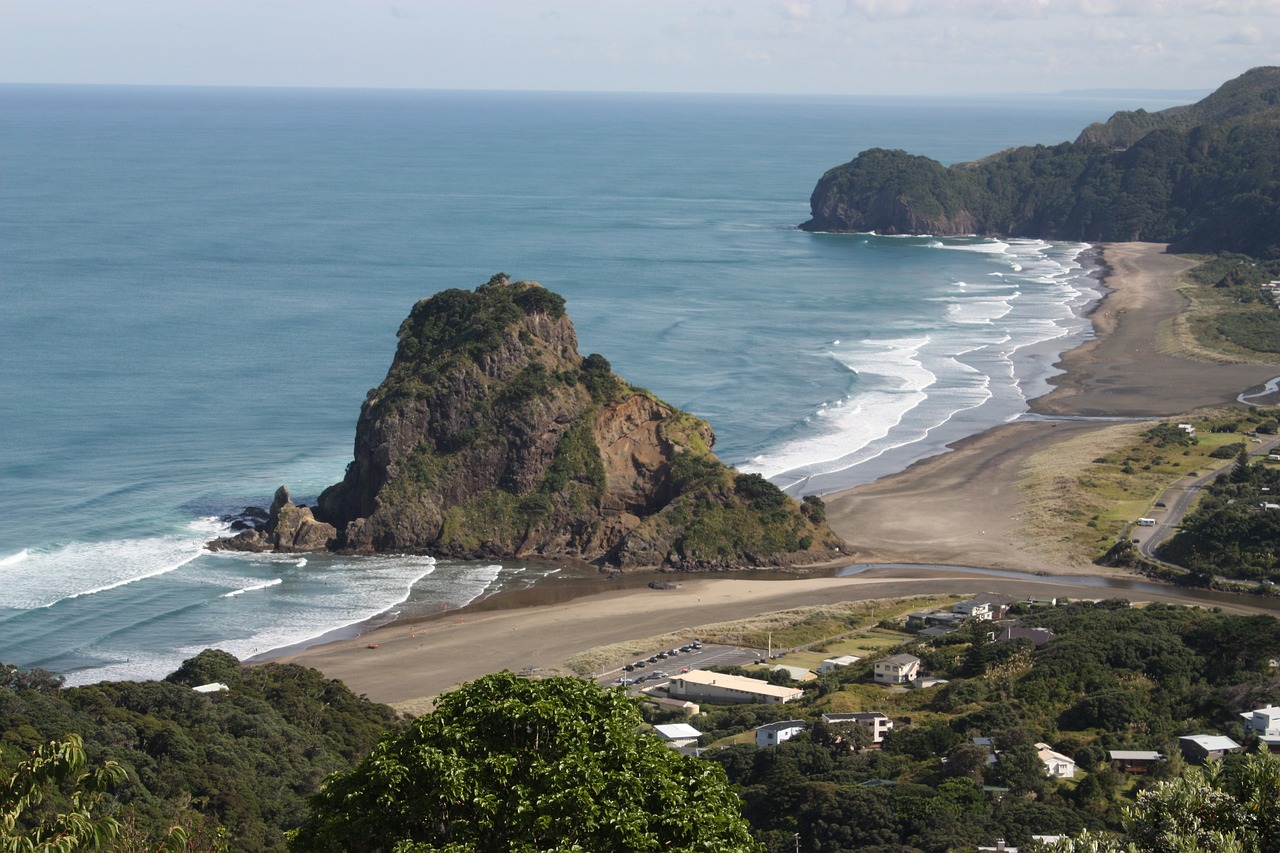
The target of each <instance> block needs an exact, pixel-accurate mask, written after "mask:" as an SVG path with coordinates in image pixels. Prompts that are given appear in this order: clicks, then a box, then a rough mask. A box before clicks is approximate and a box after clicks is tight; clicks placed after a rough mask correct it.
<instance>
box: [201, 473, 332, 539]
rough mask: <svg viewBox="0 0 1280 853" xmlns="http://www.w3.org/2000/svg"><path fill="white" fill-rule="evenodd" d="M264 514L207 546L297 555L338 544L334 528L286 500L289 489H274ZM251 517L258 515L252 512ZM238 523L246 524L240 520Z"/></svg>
mask: <svg viewBox="0 0 1280 853" xmlns="http://www.w3.org/2000/svg"><path fill="white" fill-rule="evenodd" d="M250 509H252V508H250ZM244 515H245V516H250V515H251V513H250V512H249V510H246V512H245V514H244ZM265 515H266V517H265V519H262V523H261V524H260V525H258V526H252V527H249V528H248V529H245V530H242V531H241V532H240V533H238V534H236V535H235V536H232V537H230V538H228V539H215V540H213V541H212V542H210V543H209V549H210V550H211V551H276V552H281V553H296V552H304V551H324V550H326V549H328V548H330V547H332V546H333V545H334V544H335V543H336V542H337V538H338V531H337V530H336V529H334V526H333V525H332V524H325V523H324V522H322V521H316V519H315V515H314V514H313V513H312V512H311V510H310V509H308V508H307V507H305V506H298V505H296V504H295V503H294V502H293V501H292V500H291V499H290V498H289V490H288V489H287V488H285V487H284V486H281V487H280V488H278V489H276V494H275V498H274V500H272V502H271V509H270V510H269V511H268V512H267V513H266V514H265ZM252 517H255V518H257V517H259V516H258V515H257V513H252ZM241 523H242V524H243V523H246V522H245V521H243V520H242V521H241ZM234 524H235V522H233V526H234Z"/></svg>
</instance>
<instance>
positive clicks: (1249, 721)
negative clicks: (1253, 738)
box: [1240, 705, 1280, 737]
mask: <svg viewBox="0 0 1280 853" xmlns="http://www.w3.org/2000/svg"><path fill="white" fill-rule="evenodd" d="M1240 716H1242V717H1244V727H1245V728H1246V729H1248V730H1249V731H1251V732H1256V733H1257V734H1258V735H1259V736H1265V737H1277V736H1280V708H1275V707H1273V706H1271V705H1268V706H1267V707H1265V708H1258V709H1256V710H1253V711H1245V712H1244V713H1242V714H1241V715H1240Z"/></svg>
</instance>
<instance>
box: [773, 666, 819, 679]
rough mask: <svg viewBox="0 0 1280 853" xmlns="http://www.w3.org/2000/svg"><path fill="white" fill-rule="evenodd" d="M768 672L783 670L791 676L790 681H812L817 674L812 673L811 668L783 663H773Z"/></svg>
mask: <svg viewBox="0 0 1280 853" xmlns="http://www.w3.org/2000/svg"><path fill="white" fill-rule="evenodd" d="M769 671H770V672H785V673H786V674H787V675H789V676H791V680H792V681H813V680H814V679H815V678H817V677H818V676H816V675H814V674H813V671H812V670H808V669H805V668H804V667H802V666H787V665H786V664H784V663H777V664H774V665H773V666H772V667H770V668H769Z"/></svg>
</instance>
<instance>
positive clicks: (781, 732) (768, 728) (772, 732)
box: [756, 720, 805, 749]
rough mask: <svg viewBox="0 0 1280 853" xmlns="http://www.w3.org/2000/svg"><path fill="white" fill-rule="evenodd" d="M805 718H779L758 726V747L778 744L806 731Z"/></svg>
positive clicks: (762, 747)
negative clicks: (774, 721) (773, 721)
mask: <svg viewBox="0 0 1280 853" xmlns="http://www.w3.org/2000/svg"><path fill="white" fill-rule="evenodd" d="M804 728H805V725H804V720H779V721H778V722H776V723H766V724H765V725H763V726H758V727H757V728H756V748H758V749H764V748H765V747H766V746H777V745H778V744H780V743H784V742H786V741H789V740H791V739H792V738H793V737H795V736H796V735H798V734H800V732H802V731H804Z"/></svg>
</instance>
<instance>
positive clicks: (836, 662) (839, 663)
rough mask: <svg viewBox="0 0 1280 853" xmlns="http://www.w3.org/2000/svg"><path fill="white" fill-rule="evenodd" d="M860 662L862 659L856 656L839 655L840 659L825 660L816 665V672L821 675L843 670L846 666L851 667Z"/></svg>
mask: <svg viewBox="0 0 1280 853" xmlns="http://www.w3.org/2000/svg"><path fill="white" fill-rule="evenodd" d="M860 660H862V658H860V657H858V656H857V655H840V657H836V658H827V659H826V660H824V661H823V662H822V663H820V664H818V672H819V673H822V674H826V673H828V672H834V671H835V670H837V669H843V668H845V667H846V666H853V665H854V664H855V663H857V662H858V661H860Z"/></svg>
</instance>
